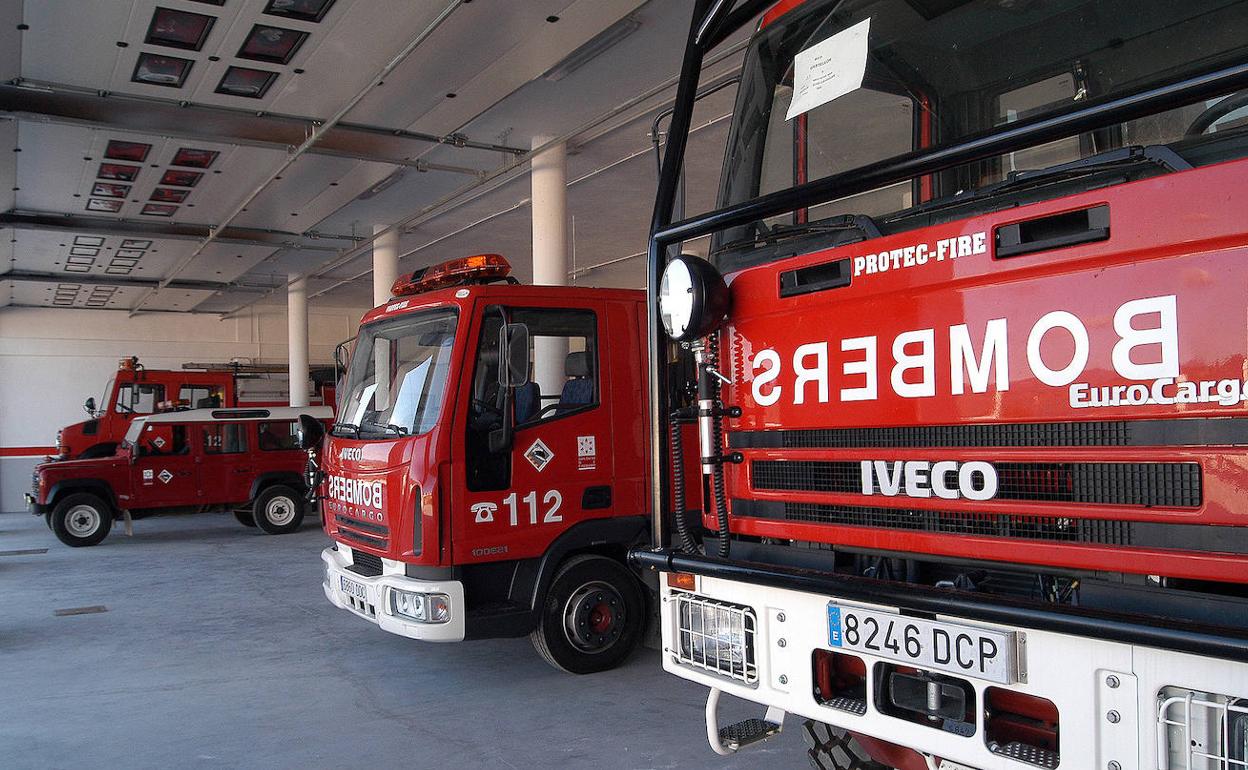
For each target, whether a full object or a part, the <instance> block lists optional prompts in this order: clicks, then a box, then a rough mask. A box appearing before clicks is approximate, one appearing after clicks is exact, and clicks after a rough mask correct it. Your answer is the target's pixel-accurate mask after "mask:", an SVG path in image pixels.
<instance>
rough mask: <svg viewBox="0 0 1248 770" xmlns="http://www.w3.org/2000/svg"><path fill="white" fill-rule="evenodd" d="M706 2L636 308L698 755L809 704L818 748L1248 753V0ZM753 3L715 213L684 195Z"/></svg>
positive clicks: (1051, 759) (1111, 755) (733, 743)
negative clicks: (683, 494)
mask: <svg viewBox="0 0 1248 770" xmlns="http://www.w3.org/2000/svg"><path fill="white" fill-rule="evenodd" d="M694 7H695V11H694V19H693V24H692V26H691V31H690V35H689V42H688V48H687V51H686V55H685V59H684V66H683V72H682V79H681V83H680V86H679V93H678V96H677V100H676V105H675V109H674V113H673V118H672V128H671V131H670V132H669V135H668V146H667V149H666V156H665V159H664V164H663V171H662V175H661V177H660V185H659V196H658V200H657V203H656V209H655V216H654V221H653V228H652V238H651V244H650V270H651V274H650V281H651V284H650V285H651V290H652V295H651V299H652V300H653V302H654V303H655V307H657V310H658V312H657V313H656V314H653V315H652V319H651V326H650V333H651V335H652V338H651V340H652V342H651V351H653V352H655V353H657V352H658V351H661V350H662V344H663V342H664V337H665V336H666V338H668V339H672V340H675V341H678V342H680V343H681V344H683V345H685V346H687V347H688V348H689V349H690V350H692V351H693V352H694V354H695V355H696V356H697V357H698V360H699V362H700V364H699V370H698V373H697V387H698V398H699V406H698V420H699V424H700V430H699V435H700V437H701V440H700V442H699V446H700V450H699V458H700V462H701V463H702V464H703V468H704V473H705V474H706V476H707V477H708V486H709V488H710V489H712V490H713V494H712V495H711V496H710V500H709V501H708V508H707V510H706V511H705V512H704V513H705V515H704V517H703V519H702V521H701V526H691V525H689V524H688V523H687V522H685V521H684V519H683V517H672V516H670V515H669V514H667V511H668V509H669V506H668V505H667V499H668V497H667V491H668V489H667V488H668V487H669V486H671V485H673V484H675V485H676V487H677V488H679V486H680V485H681V480H680V479H679V478H676V479H667V478H666V476H665V474H664V472H663V471H664V465H663V463H662V462H660V459H661V458H663V457H665V456H667V455H668V453H669V452H671V451H674V450H675V451H676V452H677V454H679V450H680V448H681V447H679V445H677V446H675V447H670V448H669V447H668V446H667V445H666V441H665V438H666V436H667V432H666V430H665V429H664V426H665V425H666V424H667V422H668V420H669V419H670V416H671V415H672V414H673V413H675V414H677V415H683V413H682V411H681V410H678V409H675V408H673V407H672V406H670V397H669V393H668V388H669V386H670V383H672V382H677V383H679V378H672V377H670V376H668V375H667V372H666V367H665V359H664V357H662V356H659V355H653V356H652V358H651V360H650V366H649V371H650V388H651V400H650V403H651V409H652V423H651V424H653V425H654V426H656V429H655V430H654V431H653V435H652V447H653V450H652V455H651V462H652V463H653V464H654V465H653V472H654V474H655V477H656V478H657V479H659V480H660V483H659V484H656V485H655V489H654V498H653V502H652V506H653V510H655V511H656V513H657V517H656V522H655V526H654V532H655V537H656V542H655V543H654V545H653V547H652V548H650V549H644V550H638V551H635V552H634V554H633V558H634V560H635V562H636V563H638V564H641V565H643V566H647V567H651V568H653V569H655V570H658V571H659V572H661V573H662V574H663V578H662V580H661V618H662V625H663V665H664V667H665V668H666V670H668V671H669V672H671V673H673V674H675V675H677V676H680V677H682V678H684V679H687V680H690V681H693V682H698V683H701V684H704V685H706V686H707V687H708V688H710V697H709V699H708V703H707V711H706V716H707V736H708V739H709V742H710V744H711V747H712V748H713V749H714V750H715V751H716V752H719V753H721V754H728V753H731V752H733V751H735V750H737V749H739V748H741V747H742V746H744V745H747V744H749V743H751V742H754V741H757V740H761V739H764V738H766V737H767V736H769V735H772V734H774V733H775V732H777V731H779V730H780V729H781V727H782V725H783V722H784V719H785V715H786V714H788V713H791V714H795V715H798V716H799V717H800V718H801V719H803V720H807V721H806V722H805V730H806V732H807V737H808V739H809V743H810V758H811V760H812V762H814V763H815V765H816V766H817V767H822V768H833V767H834V768H851V767H852V768H879V767H894V768H903V769H904V770H920V769H930V768H978V769H980V770H986V769H987V768H1002V769H1004V768H1024V767H1046V768H1052V767H1069V768H1079V769H1080V770H1083V769H1085V768H1087V769H1093V768H1108V769H1109V770H1127V769H1128V768H1173V769H1175V770H1178V769H1179V768H1182V769H1184V770H1201V769H1203V768H1231V767H1235V768H1245V767H1248V497H1246V491H1248V451H1246V450H1245V446H1246V445H1248V408H1246V404H1245V401H1246V399H1248V382H1246V381H1245V378H1246V376H1248V324H1246V323H1245V317H1248V294H1246V293H1245V288H1246V287H1248V219H1246V218H1245V216H1244V212H1245V211H1248V192H1246V190H1248V188H1246V187H1245V184H1244V182H1245V180H1246V179H1248V47H1245V46H1244V40H1246V39H1248V3H1244V2H1226V1H1224V0H1190V2H1184V3H1165V2H1154V1H1153V0H1144V1H1143V2H1140V1H1139V0H1133V2H1117V1H1116V0H1108V1H1106V0H1098V2H1088V1H1086V0H1053V1H1052V2H1031V1H1029V0H1013V1H1011V2H1001V1H999V0H991V1H985V2H978V1H972V2H968V1H965V0H954V1H953V2H938V1H936V0H785V1H784V2H779V3H776V2H774V0H763V1H750V0H744V1H742V2H721V1H719V0H697V2H695V3H694ZM760 15H761V21H759V23H758V26H757V29H756V31H755V33H754V36H753V38H752V39H751V41H750V43H749V48H748V49H747V53H746V57H745V61H744V65H743V71H742V77H741V83H740V86H739V88H738V92H737V95H736V106H735V109H734V122H733V124H732V127H731V130H730V132H729V138H728V144H729V146H728V148H727V155H726V160H725V163H724V178H723V179H722V180H721V188H720V203H719V205H720V208H718V209H716V210H715V211H713V212H711V213H708V214H705V215H700V216H695V217H692V218H687V219H684V220H682V221H673V215H672V210H673V207H674V204H675V203H676V202H677V190H678V189H679V181H680V171H681V164H682V162H683V154H684V151H685V146H686V142H687V138H688V133H689V126H690V115H691V113H692V109H693V104H694V99H695V97H696V96H697V93H698V90H697V89H698V82H699V77H700V74H701V73H700V70H701V68H702V61H703V58H704V56H705V54H707V52H709V51H711V50H712V49H714V48H715V47H716V46H718V45H720V44H721V43H722V42H723V41H724V40H725V39H727V38H728V37H729V36H730V35H732V34H733V33H734V32H735V31H736V30H737V29H739V28H740V27H741V26H742V25H744V24H746V23H749V22H751V21H752V20H754V19H759V18H760ZM708 235H709V236H710V245H709V254H708V256H709V260H704V259H701V258H699V257H696V256H689V255H682V256H676V257H674V258H671V255H670V251H669V250H670V249H672V248H673V247H676V248H678V244H680V243H682V242H689V241H692V240H694V239H698V238H700V237H703V236H708ZM677 491H679V489H677ZM721 693H728V694H730V695H733V696H736V697H738V698H743V699H745V700H748V701H753V702H755V703H758V704H761V705H763V706H765V707H766V714H765V715H763V716H762V718H759V719H751V720H747V721H745V722H742V723H739V724H735V725H731V726H727V727H723V728H721V727H720V725H719V724H718V716H717V705H718V702H719V698H720V695H721Z"/></svg>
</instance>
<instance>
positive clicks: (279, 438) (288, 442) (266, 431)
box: [256, 422, 298, 452]
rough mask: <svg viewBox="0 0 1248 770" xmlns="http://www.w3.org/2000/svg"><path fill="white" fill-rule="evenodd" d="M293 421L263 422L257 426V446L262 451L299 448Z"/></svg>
mask: <svg viewBox="0 0 1248 770" xmlns="http://www.w3.org/2000/svg"><path fill="white" fill-rule="evenodd" d="M295 433H296V427H295V423H293V422H262V423H259V424H258V425H257V426H256V434H257V437H256V446H258V447H260V451H262V452H276V451H281V450H286V449H297V448H298V447H296V446H295Z"/></svg>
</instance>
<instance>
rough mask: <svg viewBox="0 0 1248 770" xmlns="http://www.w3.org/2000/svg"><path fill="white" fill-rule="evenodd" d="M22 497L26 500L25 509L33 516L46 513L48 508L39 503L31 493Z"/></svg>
mask: <svg viewBox="0 0 1248 770" xmlns="http://www.w3.org/2000/svg"><path fill="white" fill-rule="evenodd" d="M22 497H23V498H24V499H25V500H26V508H27V509H29V510H30V512H31V513H33V514H34V515H36V516H42V515H44V514H45V513H47V512H48V510H49V506H46V505H44V504H42V503H40V502H39V501H38V500H36V499H35V496H34V495H32V494H31V493H29V492H26V493H24V494H23V495H22Z"/></svg>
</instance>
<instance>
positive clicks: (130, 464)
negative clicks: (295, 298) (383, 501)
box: [26, 406, 333, 547]
mask: <svg viewBox="0 0 1248 770" xmlns="http://www.w3.org/2000/svg"><path fill="white" fill-rule="evenodd" d="M301 417H302V418H307V419H310V420H312V421H314V422H315V421H325V422H328V421H330V420H332V418H333V410H331V409H330V408H329V407H324V406H318V407H274V408H246V409H192V410H188V411H181V412H169V413H166V414H156V415H148V416H144V417H139V418H137V419H134V420H132V421H131V422H130V428H129V429H128V430H127V431H126V435H125V437H124V438H123V439H122V441H121V444H120V446H119V447H118V449H117V452H116V453H115V454H114V455H112V456H111V457H95V458H91V459H87V460H61V461H57V462H47V463H42V464H40V465H39V466H37V467H36V468H35V472H34V480H33V481H34V484H33V486H34V489H33V490H32V491H31V493H29V494H27V495H26V502H27V505H28V506H29V507H30V510H31V512H32V513H34V514H35V515H41V516H44V517H45V518H46V519H47V522H48V526H49V527H50V528H51V529H52V531H53V532H55V533H56V537H57V539H59V540H60V541H61V542H62V543H64V544H65V545H68V546H74V547H78V546H88V545H97V544H98V543H100V542H101V541H102V540H103V539H104V538H105V537H107V536H108V533H109V530H110V529H111V528H112V524H113V522H114V521H116V520H117V519H122V520H124V521H125V524H126V531H127V533H129V531H130V520H131V519H132V518H143V517H145V516H149V515H152V514H155V513H174V512H198V511H207V510H226V511H233V512H234V516H235V518H237V519H238V521H239V523H241V524H244V525H245V526H249V527H258V528H259V529H260V530H261V531H263V532H265V533H268V534H273V535H278V534H285V533H288V532H294V531H295V530H297V529H298V528H299V525H300V524H301V523H302V521H303V514H304V505H305V498H306V496H307V487H306V484H305V483H304V479H305V475H304V471H305V467H304V466H305V463H306V456H305V454H304V453H303V452H302V451H300V450H299V447H298V446H297V445H296V444H297V435H298V426H299V422H298V421H299V419H300V418H301Z"/></svg>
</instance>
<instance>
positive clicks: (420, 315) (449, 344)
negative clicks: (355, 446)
mask: <svg viewBox="0 0 1248 770" xmlns="http://www.w3.org/2000/svg"><path fill="white" fill-rule="evenodd" d="M458 324H459V311H458V310H457V309H455V308H435V309H431V310H424V311H420V312H416V313H409V314H406V315H402V316H399V317H397V318H387V319H383V320H380V321H374V322H373V323H370V324H367V325H365V326H363V327H361V329H360V334H359V337H358V339H357V341H356V345H355V349H354V351H353V352H352V355H351V362H350V365H349V366H348V367H347V375H346V388H345V395H344V397H343V400H342V405H343V406H342V410H341V411H340V412H339V414H338V422H337V423H336V424H335V426H334V430H333V435H335V436H339V437H346V438H360V439H367V440H370V441H379V440H381V441H384V440H396V439H399V438H403V437H406V436H416V435H421V434H423V433H427V432H429V431H430V430H432V429H433V428H434V426H436V425H437V423H438V420H439V419H440V417H441V414H442V409H443V405H444V403H445V401H446V395H447V394H446V391H447V387H448V382H450V370H451V367H452V366H453V363H454V360H455V359H454V356H453V352H454V346H455V341H456V335H457V332H458ZM383 361H384V362H386V367H385V369H386V371H388V375H387V378H388V381H389V383H391V384H392V385H387V384H386V383H387V380H386V379H383V380H382V381H381V382H378V378H377V376H376V371H377V368H378V364H379V363H381V362H383ZM383 386H384V387H383ZM379 391H380V395H379Z"/></svg>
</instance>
